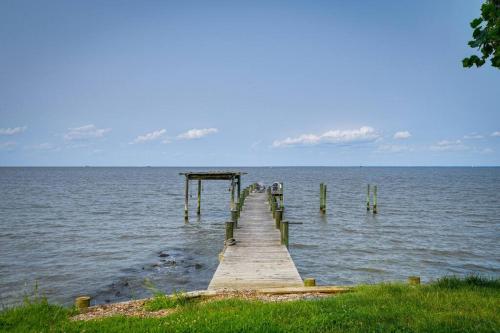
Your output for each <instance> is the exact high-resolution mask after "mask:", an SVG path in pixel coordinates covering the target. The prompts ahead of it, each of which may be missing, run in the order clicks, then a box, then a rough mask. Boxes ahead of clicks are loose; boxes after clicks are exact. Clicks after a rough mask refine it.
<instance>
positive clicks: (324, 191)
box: [321, 184, 326, 214]
mask: <svg viewBox="0 0 500 333" xmlns="http://www.w3.org/2000/svg"><path fill="white" fill-rule="evenodd" d="M321 212H322V213H323V214H324V213H326V184H324V185H323V210H322V211H321Z"/></svg>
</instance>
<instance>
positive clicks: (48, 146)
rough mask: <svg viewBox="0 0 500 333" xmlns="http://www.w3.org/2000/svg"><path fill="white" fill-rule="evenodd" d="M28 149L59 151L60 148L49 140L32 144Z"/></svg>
mask: <svg viewBox="0 0 500 333" xmlns="http://www.w3.org/2000/svg"><path fill="white" fill-rule="evenodd" d="M26 148H27V149H33V150H46V151H47V150H53V151H58V150H60V149H59V148H58V147H56V146H54V145H53V144H52V143H49V142H44V143H39V144H36V145H32V146H27V147H26Z"/></svg>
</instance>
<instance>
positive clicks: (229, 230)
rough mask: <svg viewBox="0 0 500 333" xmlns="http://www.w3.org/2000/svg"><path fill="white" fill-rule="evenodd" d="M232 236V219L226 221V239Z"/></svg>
mask: <svg viewBox="0 0 500 333" xmlns="http://www.w3.org/2000/svg"><path fill="white" fill-rule="evenodd" d="M233 238H234V221H226V241H228V240H230V239H233Z"/></svg>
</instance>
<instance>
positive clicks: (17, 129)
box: [0, 126, 27, 135]
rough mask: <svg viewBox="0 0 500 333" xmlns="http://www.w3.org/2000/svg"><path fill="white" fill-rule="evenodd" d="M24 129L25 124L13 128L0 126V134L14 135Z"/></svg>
mask: <svg viewBox="0 0 500 333" xmlns="http://www.w3.org/2000/svg"><path fill="white" fill-rule="evenodd" d="M26 129H27V127H26V126H21V127H13V128H10V127H7V128H0V135H16V134H19V133H22V132H24V131H26Z"/></svg>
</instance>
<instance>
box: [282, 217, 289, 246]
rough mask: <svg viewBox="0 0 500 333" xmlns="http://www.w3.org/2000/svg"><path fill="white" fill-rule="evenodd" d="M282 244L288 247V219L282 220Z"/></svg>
mask: <svg viewBox="0 0 500 333" xmlns="http://www.w3.org/2000/svg"><path fill="white" fill-rule="evenodd" d="M280 229H281V245H285V246H286V247H287V248H288V221H286V220H283V221H281V228H280Z"/></svg>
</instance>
